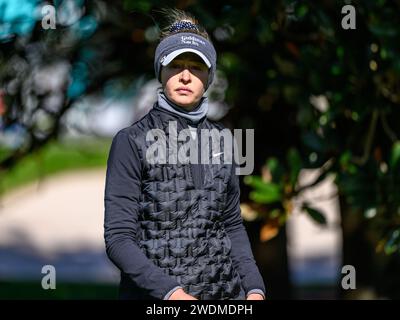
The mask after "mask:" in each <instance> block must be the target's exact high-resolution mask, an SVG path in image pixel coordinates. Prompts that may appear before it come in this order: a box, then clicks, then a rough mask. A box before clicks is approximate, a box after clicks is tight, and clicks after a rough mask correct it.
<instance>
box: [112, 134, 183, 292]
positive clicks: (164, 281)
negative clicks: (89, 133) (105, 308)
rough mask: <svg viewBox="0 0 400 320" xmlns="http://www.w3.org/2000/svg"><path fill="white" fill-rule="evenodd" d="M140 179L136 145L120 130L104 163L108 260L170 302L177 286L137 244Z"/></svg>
mask: <svg viewBox="0 0 400 320" xmlns="http://www.w3.org/2000/svg"><path fill="white" fill-rule="evenodd" d="M141 178H142V177H141V161H140V158H139V155H138V151H137V148H136V144H135V143H134V141H133V140H132V139H131V138H130V136H129V133H128V131H127V129H123V130H121V131H119V132H118V134H117V135H116V136H115V137H114V139H113V142H112V145H111V149H110V153H109V157H108V161H107V174H106V184H105V195H104V207H105V215H104V239H105V244H106V252H107V255H108V257H109V258H110V260H111V261H112V262H113V263H114V264H115V265H116V266H117V267H118V268H119V269H120V270H122V271H123V272H124V273H126V274H127V275H128V276H129V277H130V278H131V280H132V281H133V282H134V283H135V284H137V285H138V286H139V287H141V288H143V289H144V290H145V291H146V292H148V294H149V295H150V296H152V297H155V298H158V299H169V298H171V296H173V295H174V294H175V295H174V296H175V297H176V294H178V296H179V293H180V291H178V290H179V289H181V287H180V285H179V283H177V281H176V280H175V279H173V278H172V277H170V276H169V275H167V274H166V273H164V272H163V271H162V269H160V268H159V267H157V266H156V265H155V264H154V263H153V262H152V261H151V260H150V259H148V258H147V257H146V255H145V254H144V252H143V251H142V250H141V249H140V247H139V245H138V243H137V241H136V232H138V208H139V195H140V192H141V190H140V185H141ZM181 290H182V289H181ZM176 291H178V293H176ZM182 291H183V290H182Z"/></svg>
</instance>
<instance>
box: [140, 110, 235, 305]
mask: <svg viewBox="0 0 400 320" xmlns="http://www.w3.org/2000/svg"><path fill="white" fill-rule="evenodd" d="M148 116H149V121H148V126H149V128H145V127H143V128H141V130H143V131H142V132H145V131H146V130H148V129H152V128H160V129H162V130H163V131H164V132H165V136H166V142H167V146H168V138H169V136H168V134H169V130H168V124H169V121H177V124H178V132H179V130H181V129H183V128H185V129H186V128H187V127H186V124H185V122H184V121H183V120H182V119H179V118H175V117H172V116H170V115H168V114H166V113H164V112H162V111H157V110H154V109H153V110H152V111H151V112H150V114H149V115H148ZM213 128H216V126H215V125H214V124H213V123H211V122H209V121H208V120H205V121H203V122H202V123H201V124H199V129H213ZM144 136H145V135H144ZM144 136H143V135H141V138H140V139H137V140H138V141H136V143H137V145H138V146H139V150H141V151H140V153H141V155H140V156H141V157H142V163H144V168H143V172H142V193H141V197H140V199H141V201H140V207H141V210H140V213H139V224H140V229H139V231H138V232H137V237H138V238H137V241H138V243H139V245H140V248H141V249H142V250H143V252H144V253H145V254H146V256H147V257H148V258H149V259H151V260H152V261H153V263H154V264H156V265H157V266H158V267H160V268H161V269H162V270H163V271H164V272H165V273H167V274H169V275H170V276H172V277H174V278H175V279H176V280H177V282H178V283H179V284H180V285H182V287H183V288H184V290H185V291H186V292H187V293H189V294H191V295H193V296H195V297H196V298H198V299H201V300H225V299H234V298H236V297H237V296H238V295H239V293H240V290H241V285H240V276H239V274H238V273H237V271H236V269H235V268H234V266H233V264H232V260H231V258H230V255H229V254H230V251H231V242H230V239H229V237H228V235H227V233H226V231H225V229H224V224H223V220H222V218H223V217H222V214H223V211H224V208H225V203H226V199H227V184H228V181H229V179H230V174H231V169H232V168H231V164H224V163H221V164H202V165H201V166H202V167H203V171H202V173H203V182H202V184H201V186H200V187H198V186H197V187H196V186H195V182H194V179H193V174H192V171H191V164H180V163H178V164H149V163H148V162H147V161H146V160H145V157H144V155H145V152H146V150H147V148H148V147H149V146H150V144H151V142H147V141H146V140H145V137H144ZM182 143H183V142H178V148H179V147H180V145H181V144H182ZM221 143H222V144H223V140H221ZM168 147H169V146H168ZM222 150H223V149H222ZM211 157H212V153H211V152H210V163H211Z"/></svg>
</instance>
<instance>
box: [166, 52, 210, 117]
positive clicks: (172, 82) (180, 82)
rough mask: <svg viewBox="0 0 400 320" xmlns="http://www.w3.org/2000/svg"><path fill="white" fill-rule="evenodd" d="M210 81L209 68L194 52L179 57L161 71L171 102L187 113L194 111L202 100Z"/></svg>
mask: <svg viewBox="0 0 400 320" xmlns="http://www.w3.org/2000/svg"><path fill="white" fill-rule="evenodd" d="M207 81H208V68H207V66H206V64H205V63H204V61H203V60H202V59H201V58H200V57H199V56H198V55H196V54H194V53H192V52H186V53H183V54H180V55H179V56H177V57H176V58H175V59H174V60H172V61H171V62H170V63H169V64H168V65H167V66H165V67H162V69H161V82H162V86H163V90H164V93H165V95H166V96H167V98H168V99H169V100H171V101H172V102H173V103H175V104H177V105H178V106H180V107H182V108H184V109H186V110H187V111H191V110H193V109H194V108H195V107H196V106H197V105H198V103H199V102H200V99H201V98H202V96H203V94H204V91H205V87H206V85H207Z"/></svg>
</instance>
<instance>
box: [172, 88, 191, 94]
mask: <svg viewBox="0 0 400 320" xmlns="http://www.w3.org/2000/svg"><path fill="white" fill-rule="evenodd" d="M175 91H177V92H179V93H186V94H187V93H192V90H190V89H189V88H183V87H180V88H178V89H176V90H175Z"/></svg>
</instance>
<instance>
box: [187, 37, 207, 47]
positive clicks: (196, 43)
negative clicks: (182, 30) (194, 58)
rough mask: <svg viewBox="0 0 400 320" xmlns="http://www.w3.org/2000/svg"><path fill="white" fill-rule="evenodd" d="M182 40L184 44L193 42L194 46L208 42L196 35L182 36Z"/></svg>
mask: <svg viewBox="0 0 400 320" xmlns="http://www.w3.org/2000/svg"><path fill="white" fill-rule="evenodd" d="M181 42H182V43H184V44H191V45H194V46H197V47H198V46H199V43H200V44H202V45H205V44H206V43H205V42H204V41H203V40H201V39H199V38H196V37H193V36H182V37H181Z"/></svg>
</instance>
